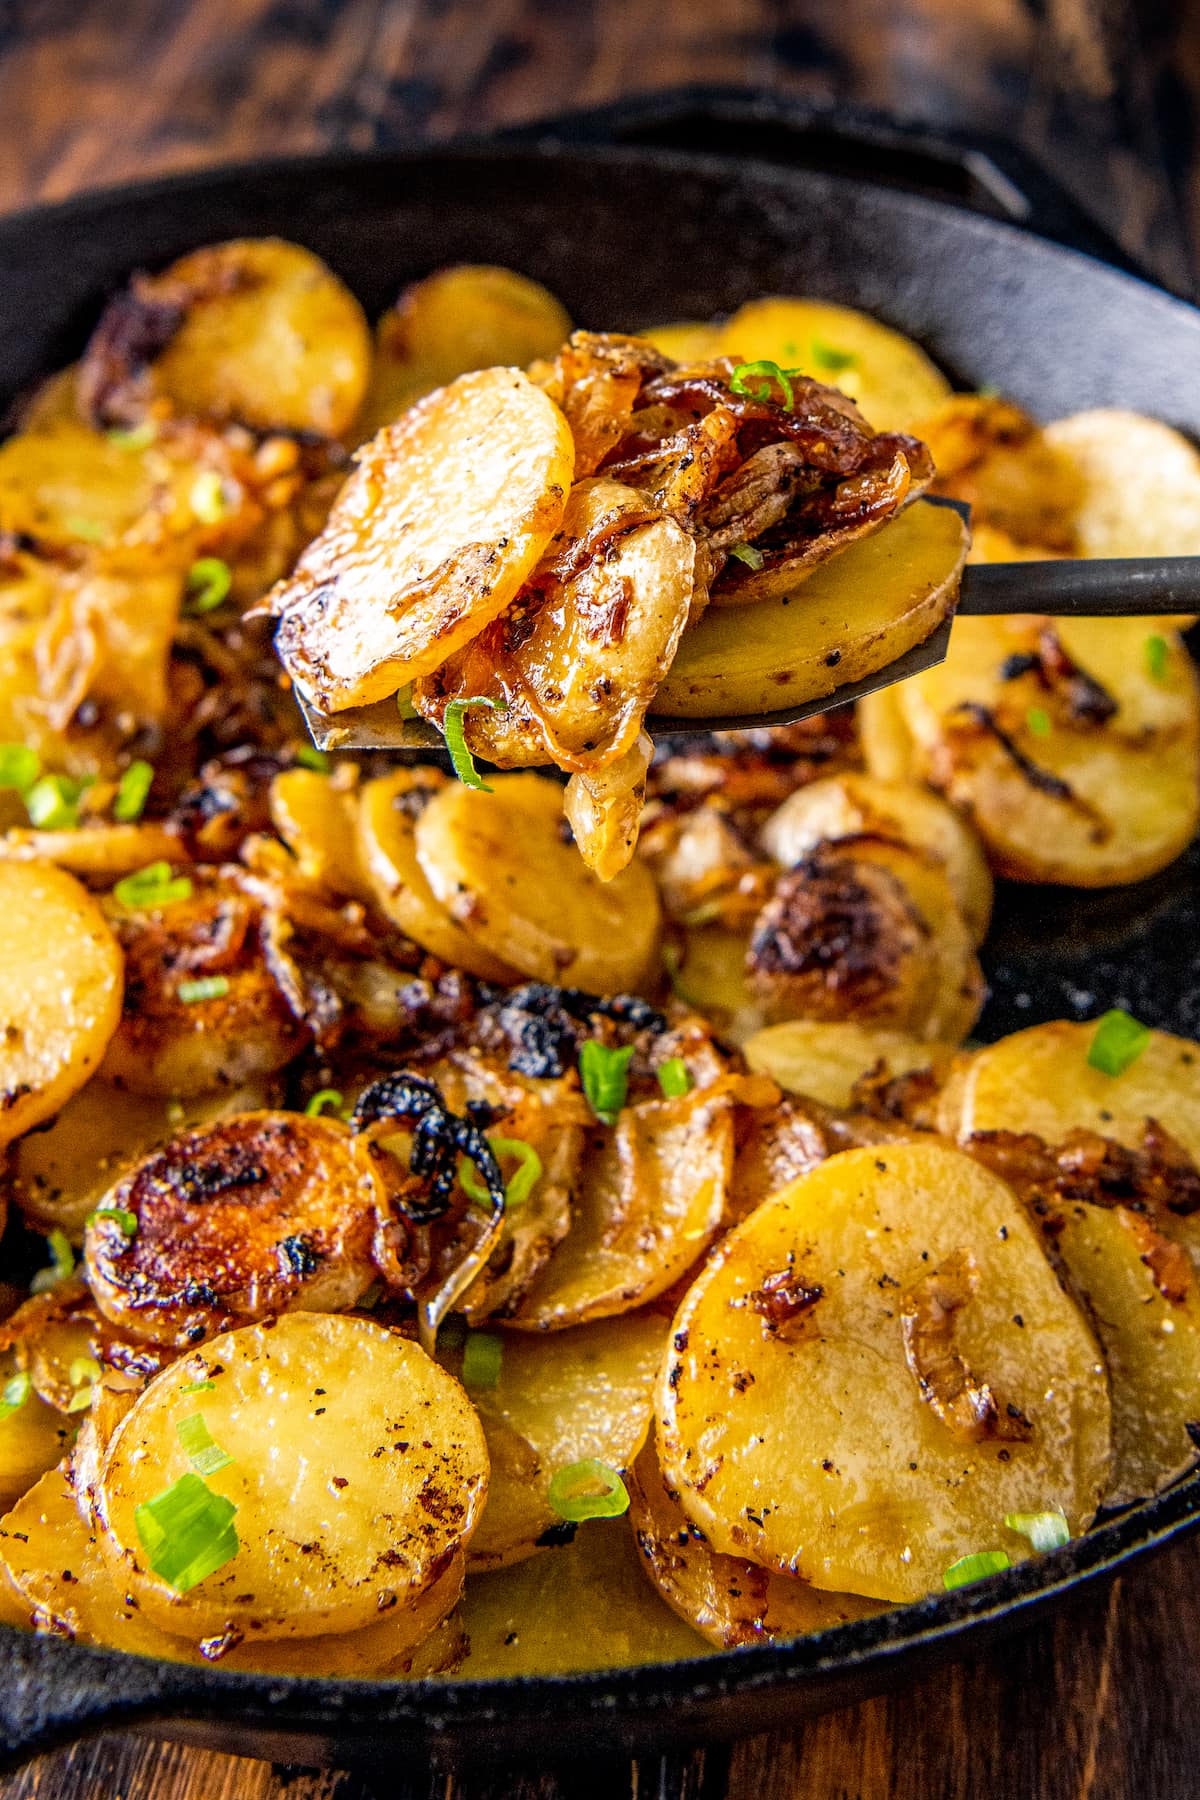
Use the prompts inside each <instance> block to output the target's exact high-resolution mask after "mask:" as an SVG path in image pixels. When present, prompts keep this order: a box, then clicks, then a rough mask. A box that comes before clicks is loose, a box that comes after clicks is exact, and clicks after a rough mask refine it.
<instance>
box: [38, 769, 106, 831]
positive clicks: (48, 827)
mask: <svg viewBox="0 0 1200 1800" xmlns="http://www.w3.org/2000/svg"><path fill="white" fill-rule="evenodd" d="M95 779H96V777H95V776H94V775H81V776H80V777H79V779H78V780H74V779H72V777H71V776H70V775H43V776H42V778H41V780H40V781H35V782H34V784H33V786H32V787H31V788H29V789H28V790H27V791H26V793H25V796H24V799H25V811H26V812H27V813H28V814H29V823H30V824H31V825H36V826H37V827H38V829H39V830H40V831H72V830H74V828H75V826H76V825H78V823H79V802H80V800H81V799H82V798H83V796H84V793H85V792H86V791H87V789H88V788H90V787H91V786H92V783H93V782H94V781H95Z"/></svg>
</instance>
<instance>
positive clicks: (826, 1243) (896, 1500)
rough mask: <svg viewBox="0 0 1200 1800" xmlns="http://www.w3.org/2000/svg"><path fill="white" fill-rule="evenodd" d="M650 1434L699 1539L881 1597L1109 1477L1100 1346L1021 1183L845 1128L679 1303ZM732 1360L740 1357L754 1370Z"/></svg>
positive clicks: (935, 1577)
mask: <svg viewBox="0 0 1200 1800" xmlns="http://www.w3.org/2000/svg"><path fill="white" fill-rule="evenodd" d="M674 1352H675V1353H674V1354H673V1355H671V1356H669V1357H668V1358H667V1363H666V1366H665V1367H664V1371H663V1375H662V1378H661V1380H660V1384H659V1393H658V1401H657V1406H658V1416H659V1440H658V1442H659V1453H660V1455H661V1457H662V1466H663V1471H664V1474H665V1475H666V1478H667V1480H668V1482H669V1483H670V1485H671V1487H672V1488H676V1489H678V1491H679V1496H680V1503H681V1505H682V1506H683V1508H684V1510H685V1512H686V1513H687V1515H688V1517H689V1518H690V1519H692V1520H693V1522H694V1523H695V1524H697V1525H698V1526H699V1527H700V1528H701V1530H702V1531H704V1532H705V1533H706V1535H707V1536H708V1538H709V1540H710V1542H711V1543H712V1546H713V1548H714V1549H715V1550H718V1551H721V1552H724V1553H726V1554H728V1555H733V1556H748V1557H749V1558H750V1559H751V1560H752V1561H754V1562H760V1563H762V1564H763V1566H764V1567H767V1568H777V1569H780V1570H782V1571H783V1572H785V1573H787V1574H793V1575H800V1576H802V1577H804V1578H805V1579H806V1580H809V1581H812V1582H813V1583H814V1584H815V1585H816V1586H818V1587H823V1588H829V1589H833V1590H836V1591H839V1592H849V1593H861V1594H867V1595H870V1596H873V1597H875V1598H878V1599H881V1600H915V1599H918V1598H919V1597H920V1596H921V1595H923V1594H926V1593H929V1592H931V1591H934V1590H938V1589H940V1588H941V1585H942V1574H943V1571H944V1570H945V1569H947V1568H948V1567H949V1565H950V1564H951V1563H953V1562H955V1561H956V1560H957V1559H958V1558H959V1557H961V1556H964V1555H967V1554H969V1553H970V1552H973V1551H978V1550H985V1549H988V1548H992V1547H998V1546H1000V1545H1001V1544H1002V1547H1003V1548H1004V1549H1006V1550H1007V1551H1008V1553H1009V1555H1010V1556H1012V1557H1013V1558H1014V1559H1015V1558H1017V1557H1020V1556H1021V1555H1022V1554H1024V1550H1027V1548H1028V1546H1025V1547H1024V1550H1023V1548H1022V1540H1021V1539H1019V1538H1017V1537H1016V1536H1015V1534H1012V1533H1006V1532H1005V1531H1004V1526H1003V1520H1004V1518H1005V1516H1006V1515H1007V1514H1009V1513H1014V1512H1043V1511H1046V1510H1048V1509H1052V1508H1056V1507H1057V1508H1061V1509H1062V1511H1063V1512H1064V1513H1065V1514H1066V1516H1067V1519H1068V1521H1069V1523H1070V1526H1071V1529H1072V1531H1073V1532H1078V1531H1081V1530H1082V1529H1083V1528H1084V1526H1085V1525H1086V1524H1087V1523H1088V1521H1089V1520H1090V1519H1091V1517H1092V1514H1093V1513H1094V1511H1095V1509H1096V1505H1097V1502H1098V1500H1099V1498H1100V1496H1101V1494H1102V1493H1103V1492H1104V1490H1105V1488H1106V1486H1107V1482H1108V1470H1109V1455H1110V1430H1109V1401H1108V1391H1107V1381H1106V1376H1105V1371H1104V1367H1103V1363H1102V1361H1101V1358H1100V1353H1099V1349H1098V1347H1097V1345H1096V1342H1095V1340H1094V1338H1093V1337H1092V1334H1091V1332H1090V1331H1089V1329H1088V1327H1087V1326H1086V1325H1085V1323H1084V1321H1083V1319H1082V1317H1081V1316H1080V1314H1079V1313H1078V1311H1077V1310H1076V1308H1075V1306H1074V1304H1073V1303H1072V1302H1071V1301H1070V1300H1069V1299H1068V1298H1067V1296H1066V1295H1065V1294H1064V1293H1063V1291H1062V1289H1061V1288H1060V1287H1059V1285H1058V1282H1057V1280H1056V1279H1055V1276H1054V1273H1053V1271H1052V1270H1051V1267H1050V1265H1049V1263H1048V1261H1047V1260H1046V1257H1045V1255H1044V1253H1043V1251H1042V1248H1041V1244H1040V1242H1039V1240H1038V1238H1037V1235H1036V1233H1035V1232H1034V1230H1033V1228H1032V1226H1031V1225H1030V1224H1029V1222H1028V1220H1027V1218H1026V1216H1025V1213H1024V1211H1023V1209H1022V1207H1021V1206H1020V1204H1019V1202H1018V1201H1017V1200H1016V1198H1015V1196H1014V1195H1013V1194H1012V1193H1011V1192H1010V1190H1009V1189H1008V1188H1007V1187H1006V1186H1005V1185H1004V1183H1003V1182H1001V1181H1000V1180H998V1179H997V1178H996V1177H995V1176H994V1175H992V1174H991V1173H990V1171H988V1170H986V1169H984V1168H982V1167H981V1166H980V1165H979V1164H978V1163H974V1162H972V1160H971V1159H970V1158H969V1157H965V1156H962V1155H961V1154H960V1153H959V1152H957V1151H954V1150H951V1149H947V1148H945V1147H943V1146H938V1145H931V1144H917V1143H906V1144H893V1145H890V1146H888V1147H887V1148H886V1149H884V1148H883V1147H881V1146H879V1147H872V1148H869V1149H862V1150H847V1151H845V1152H843V1153H842V1154H840V1155H838V1156H834V1157H831V1158H830V1159H829V1160H828V1161H827V1162H824V1163H822V1164H821V1165H820V1166H819V1167H817V1168H816V1169H814V1170H812V1172H811V1173H810V1174H808V1175H805V1176H802V1177H801V1178H800V1180H798V1181H796V1182H794V1183H793V1184H792V1185H791V1186H790V1187H788V1188H784V1189H783V1190H782V1191H781V1192H780V1193H778V1194H776V1195H775V1196H774V1197H773V1198H772V1199H770V1200H768V1201H766V1202H765V1203H764V1204H763V1205H762V1206H760V1207H758V1209H757V1210H756V1211H755V1212H753V1213H752V1214H751V1215H750V1217H749V1218H748V1219H747V1220H746V1221H745V1222H744V1223H743V1224H742V1225H740V1226H738V1227H737V1228H736V1229H735V1230H734V1231H733V1232H732V1233H731V1234H730V1236H729V1237H728V1238H726V1239H725V1242H724V1243H723V1245H722V1246H721V1248H720V1249H719V1250H718V1251H717V1253H716V1255H715V1256H714V1257H713V1258H712V1260H711V1261H710V1262H709V1264H708V1266H707V1267H706V1269H705V1270H704V1272H703V1273H702V1274H701V1275H700V1277H699V1279H698V1280H697V1281H696V1282H695V1283H694V1285H693V1286H692V1288H691V1289H690V1290H689V1292H688V1294H687V1296H686V1298H685V1300H684V1302H683V1305H682V1306H681V1308H680V1310H679V1312H678V1313H677V1315H676V1318H675V1336H674ZM747 1377H749V1379H747Z"/></svg>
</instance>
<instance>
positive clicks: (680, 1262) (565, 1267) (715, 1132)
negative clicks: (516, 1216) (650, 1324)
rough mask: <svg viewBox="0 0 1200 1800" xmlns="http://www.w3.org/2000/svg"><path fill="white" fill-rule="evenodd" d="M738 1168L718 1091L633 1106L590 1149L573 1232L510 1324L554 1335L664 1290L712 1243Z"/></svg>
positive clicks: (727, 1104)
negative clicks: (735, 1166) (561, 1330)
mask: <svg viewBox="0 0 1200 1800" xmlns="http://www.w3.org/2000/svg"><path fill="white" fill-rule="evenodd" d="M732 1167H733V1103H732V1101H731V1099H730V1097H729V1095H728V1093H726V1092H723V1091H721V1090H720V1088H719V1087H718V1088H714V1089H712V1090H710V1089H706V1088H693V1089H692V1091H691V1092H690V1093H688V1094H685V1095H683V1096H682V1098H679V1099H661V1100H643V1101H639V1102H638V1103H637V1104H636V1105H634V1106H627V1107H625V1108H623V1109H622V1111H621V1112H620V1113H619V1114H618V1116H617V1122H616V1124H615V1125H613V1126H611V1127H604V1128H603V1130H602V1131H598V1132H597V1135H596V1139H595V1141H594V1143H593V1145H592V1146H591V1147H590V1151H589V1152H588V1153H585V1156H584V1164H583V1169H582V1172H581V1185H580V1188H579V1191H578V1193H577V1194H576V1195H575V1196H574V1208H573V1217H572V1222H571V1229H570V1231H569V1232H568V1233H567V1235H566V1237H565V1238H564V1239H563V1241H562V1243H561V1244H560V1245H559V1246H558V1248H557V1249H556V1250H555V1252H554V1254H553V1255H552V1256H551V1258H550V1260H549V1262H548V1263H547V1264H546V1267H545V1268H544V1269H543V1271H542V1273H541V1274H540V1275H539V1276H538V1278H537V1280H536V1281H535V1282H534V1283H533V1285H532V1287H531V1288H530V1289H529V1290H528V1292H527V1293H526V1294H525V1295H524V1297H523V1299H522V1300H521V1303H520V1305H519V1307H518V1308H517V1309H516V1311H515V1312H514V1313H513V1315H512V1319H511V1323H512V1324H513V1325H515V1326H518V1327H520V1328H521V1329H523V1330H527V1331H554V1330H560V1329H561V1328H562V1327H563V1326H566V1325H575V1324H579V1323H582V1322H583V1321H584V1320H587V1319H602V1318H608V1317H611V1316H612V1315H613V1314H616V1313H624V1312H629V1311H630V1310H631V1309H632V1308H633V1307H635V1306H638V1305H640V1304H642V1303H644V1302H645V1301H648V1300H653V1299H654V1298H656V1296H657V1295H659V1294H662V1293H665V1292H666V1290H667V1289H668V1288H669V1287H670V1286H671V1284H672V1283H673V1282H675V1281H677V1280H678V1279H679V1277H680V1276H681V1275H683V1274H684V1273H686V1271H687V1270H688V1269H689V1268H690V1267H691V1265H692V1264H693V1263H694V1262H695V1261H696V1259H697V1258H698V1257H699V1256H700V1255H701V1254H702V1252H703V1251H704V1250H705V1249H706V1248H707V1247H708V1245H709V1244H710V1243H711V1242H712V1239H713V1237H714V1236H715V1235H716V1232H717V1230H718V1229H719V1227H720V1225H721V1222H722V1219H723V1217H724V1212H725V1205H726V1199H727V1194H728V1188H729V1178H730V1173H731V1170H732Z"/></svg>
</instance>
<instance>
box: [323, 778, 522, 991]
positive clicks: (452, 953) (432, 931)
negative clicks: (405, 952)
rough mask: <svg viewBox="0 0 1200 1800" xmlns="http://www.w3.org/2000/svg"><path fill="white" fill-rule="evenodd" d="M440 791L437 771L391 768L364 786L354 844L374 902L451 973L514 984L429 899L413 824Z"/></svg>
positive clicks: (510, 971)
mask: <svg viewBox="0 0 1200 1800" xmlns="http://www.w3.org/2000/svg"><path fill="white" fill-rule="evenodd" d="M445 786H446V777H445V776H444V775H443V774H442V771H441V770H440V769H436V768H432V767H424V766H420V767H417V768H412V769H394V770H393V771H392V773H391V774H390V775H380V776H377V777H376V779H375V780H374V781H368V782H367V784H366V786H365V787H364V788H363V790H362V793H361V795H360V797H359V804H358V844H359V849H360V851H361V855H362V861H363V863H364V865H365V867H366V871H367V875H368V879H369V880H370V882H371V885H372V890H373V893H374V897H375V903H376V905H377V906H378V907H379V909H380V911H381V912H383V913H385V914H386V915H387V917H388V918H389V919H391V920H393V921H394V922H395V924H397V925H398V926H399V927H400V929H401V931H403V932H404V933H405V934H406V935H407V936H408V937H410V938H412V940H413V942H414V943H417V944H420V945H421V948H422V949H423V950H428V951H429V952H430V953H431V954H432V955H434V956H440V957H441V958H442V961H443V962H448V963H450V964H451V966H452V967H453V968H456V969H466V970H467V971H468V973H470V974H472V975H478V976H480V977H481V978H482V979H483V980H484V981H501V982H513V981H516V980H517V979H518V974H517V971H516V970H515V969H514V968H513V966H512V964H511V963H507V962H504V961H502V960H501V958H500V957H498V956H492V955H491V954H490V953H489V952H488V951H487V950H486V949H485V948H484V947H483V945H482V944H481V943H479V942H477V940H476V939H475V938H473V937H471V936H470V935H469V933H467V932H466V931H464V930H463V928H462V927H461V926H460V925H456V924H455V922H454V920H453V919H452V918H451V916H450V913H449V911H448V910H447V909H446V907H444V906H443V905H442V904H441V903H440V902H439V901H438V900H436V899H435V898H434V893H433V889H432V888H431V887H430V885H429V882H428V881H427V880H426V878H425V871H424V870H423V869H422V867H421V864H420V862H419V861H418V859H417V841H416V822H417V819H418V817H419V816H420V814H421V812H422V811H423V810H424V808H425V806H426V805H427V804H428V802H429V800H430V798H431V797H432V796H433V795H434V794H436V793H438V792H440V790H441V789H442V788H444V787H445Z"/></svg>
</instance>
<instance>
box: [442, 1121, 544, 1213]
mask: <svg viewBox="0 0 1200 1800" xmlns="http://www.w3.org/2000/svg"><path fill="white" fill-rule="evenodd" d="M488 1143H489V1144H490V1145H491V1146H492V1149H493V1150H494V1151H495V1153H496V1158H497V1160H499V1159H500V1157H502V1156H515V1157H516V1159H517V1167H516V1170H515V1171H514V1173H513V1174H512V1175H510V1176H509V1178H508V1180H507V1181H506V1182H505V1184H504V1204H505V1206H506V1207H510V1206H524V1204H525V1202H526V1200H528V1198H529V1196H530V1194H532V1192H533V1190H534V1188H535V1187H536V1186H537V1184H538V1182H539V1181H540V1180H541V1178H542V1159H541V1157H540V1156H539V1155H538V1153H537V1151H536V1150H535V1149H534V1147H533V1145H532V1144H527V1143H526V1142H525V1139H524V1138H509V1137H493V1135H492V1134H491V1132H489V1133H488ZM458 1185H459V1186H460V1187H461V1189H462V1191H463V1193H464V1194H466V1196H467V1198H468V1199H469V1200H474V1201H475V1202H476V1204H477V1205H479V1206H490V1205H491V1203H492V1196H491V1195H490V1194H489V1193H488V1191H487V1189H486V1188H485V1187H484V1185H483V1183H482V1181H480V1179H479V1177H478V1175H477V1174H476V1173H475V1170H474V1168H473V1167H472V1165H471V1163H470V1162H469V1160H467V1159H466V1158H464V1159H463V1163H462V1167H461V1168H460V1169H459V1172H458Z"/></svg>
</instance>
